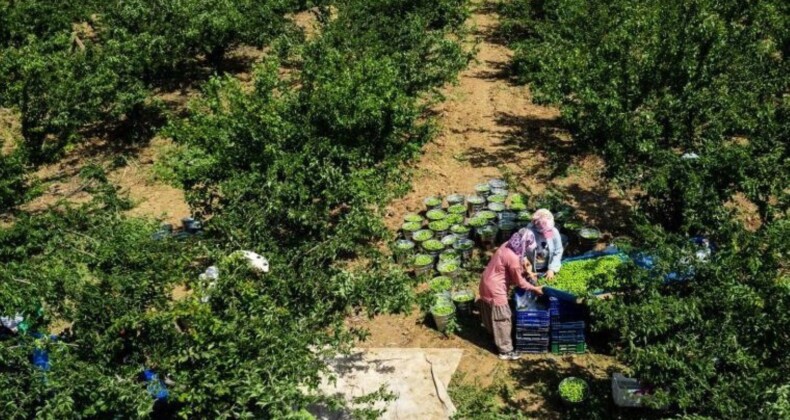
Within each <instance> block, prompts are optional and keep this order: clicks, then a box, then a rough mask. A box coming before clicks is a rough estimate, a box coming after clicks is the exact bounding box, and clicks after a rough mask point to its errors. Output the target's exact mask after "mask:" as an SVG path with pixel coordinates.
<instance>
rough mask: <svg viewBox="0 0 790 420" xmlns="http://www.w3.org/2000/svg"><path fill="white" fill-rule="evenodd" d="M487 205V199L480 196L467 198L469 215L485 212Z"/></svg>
mask: <svg viewBox="0 0 790 420" xmlns="http://www.w3.org/2000/svg"><path fill="white" fill-rule="evenodd" d="M485 205H486V199H485V198H484V197H482V196H479V195H470V196H469V197H466V207H467V212H468V213H467V214H468V215H469V216H472V215H473V214H475V213H477V212H479V211H480V210H483V209H484V208H485Z"/></svg>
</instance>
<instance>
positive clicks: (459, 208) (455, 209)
mask: <svg viewBox="0 0 790 420" xmlns="http://www.w3.org/2000/svg"><path fill="white" fill-rule="evenodd" d="M447 212H448V213H452V214H464V213H466V206H465V205H463V204H453V205H452V206H450V207H448V208H447Z"/></svg>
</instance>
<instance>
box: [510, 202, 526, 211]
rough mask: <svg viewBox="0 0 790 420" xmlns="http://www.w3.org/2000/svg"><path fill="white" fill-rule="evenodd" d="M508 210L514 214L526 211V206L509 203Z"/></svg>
mask: <svg viewBox="0 0 790 420" xmlns="http://www.w3.org/2000/svg"><path fill="white" fill-rule="evenodd" d="M508 209H510V211H512V212H514V213H518V212H521V211H525V210H527V205H526V204H524V203H510V205H509V206H508Z"/></svg>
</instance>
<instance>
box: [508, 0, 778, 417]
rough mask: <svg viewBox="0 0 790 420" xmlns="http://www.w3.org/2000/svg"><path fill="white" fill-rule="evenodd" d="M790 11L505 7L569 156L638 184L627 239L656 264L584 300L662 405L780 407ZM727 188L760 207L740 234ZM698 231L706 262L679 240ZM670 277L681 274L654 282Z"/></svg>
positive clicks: (526, 0)
mask: <svg viewBox="0 0 790 420" xmlns="http://www.w3.org/2000/svg"><path fill="white" fill-rule="evenodd" d="M789 7H790V5H788V3H787V2H784V1H778V0H777V1H771V0H769V1H761V2H718V1H713V0H695V1H679V0H678V1H675V0H672V1H667V2H661V3H656V2H653V3H650V2H633V1H626V0H622V1H606V2H604V1H582V0H546V1H533V0H518V1H512V2H506V3H503V5H502V7H501V11H502V12H503V13H504V14H505V15H506V23H505V25H504V26H503V30H502V31H501V32H502V35H504V36H506V37H508V38H509V40H510V41H511V42H512V43H513V46H514V47H515V50H516V51H515V56H514V59H513V63H512V64H513V70H514V72H515V74H516V76H517V77H519V78H520V79H521V80H522V81H525V82H529V83H530V84H531V88H532V91H533V92H535V97H536V98H537V99H538V100H539V101H541V102H544V103H551V104H556V105H559V106H560V108H561V112H562V117H563V121H564V122H565V124H566V125H567V126H568V127H569V128H570V129H571V130H572V132H573V135H574V138H575V143H576V145H578V146H579V147H578V148H579V149H580V151H583V152H588V153H594V154H597V155H599V156H600V157H602V158H603V159H604V162H605V165H606V173H607V175H608V176H609V178H610V179H612V180H614V181H616V182H617V183H618V184H619V186H620V187H624V188H626V189H628V190H631V191H638V193H637V197H636V198H637V200H636V204H637V207H636V209H635V210H636V211H635V212H634V213H633V217H632V220H631V222H632V223H631V224H632V226H633V228H634V236H635V237H636V241H635V243H634V245H635V246H637V247H647V248H648V249H649V250H650V251H649V252H650V253H653V254H655V255H656V257H658V259H659V265H658V267H657V268H656V269H654V270H650V271H645V270H642V269H638V268H637V267H635V266H633V265H630V264H627V265H623V266H621V268H620V270H619V271H618V281H619V282H620V286H619V287H617V289H618V290H617V292H618V293H616V294H615V295H614V296H613V298H612V299H609V300H604V301H598V302H594V303H593V305H594V306H593V308H592V313H593V314H594V319H593V321H594V323H593V327H594V328H595V329H597V330H599V331H602V332H605V333H606V336H607V337H611V338H612V339H613V342H612V347H613V348H615V349H617V350H618V351H617V355H618V356H619V357H621V358H622V359H623V361H624V362H626V363H627V364H628V365H629V367H631V368H632V369H633V370H634V372H635V375H636V376H637V377H639V378H640V379H641V380H643V381H645V382H647V383H650V384H652V385H654V386H655V389H656V391H655V393H654V396H653V397H652V398H650V399H648V404H649V405H651V406H653V407H661V406H667V407H668V410H669V412H668V413H667V414H669V415H672V414H679V415H685V416H689V418H700V417H711V418H753V417H755V416H758V417H764V416H769V417H770V416H771V415H772V414H773V413H775V412H778V413H781V412H782V410H783V409H784V407H785V406H786V404H784V402H786V401H785V400H786V398H784V397H783V395H784V391H783V388H782V385H784V384H785V383H786V378H787V376H788V374H789V373H790V370H789V369H790V362H789V361H788V352H787V349H786V343H787V342H788V337H789V336H788V334H789V333H788V329H787V322H788V319H787V315H786V314H787V313H790V306H788V302H789V301H788V297H789V296H788V288H787V287H786V285H785V284H786V282H785V281H783V280H782V279H783V278H786V276H787V275H786V263H785V262H784V261H785V259H786V256H787V252H788V248H789V247H790V243H788V239H787V238H788V224H787V221H786V215H787V194H786V192H787V191H786V188H787V185H788V180H790V173H789V172H788V170H790V167H788V165H787V164H786V162H787V157H788V149H787V145H788V144H789V142H788V139H789V138H790V137H789V136H790V119H789V118H788V110H789V109H790V108H788V102H787V92H788V88H790V77H788V74H790V71H788V70H790V68H789V67H788V61H787V53H788V45H790V18H788V17H789V16H790V9H788V8H789ZM734 196H740V197H741V198H745V200H740V201H738V200H736V201H735V206H736V207H737V206H741V205H742V204H741V203H742V202H743V201H748V202H751V203H753V204H754V205H755V206H756V209H757V211H756V212H755V214H754V216H756V218H757V219H759V221H760V222H761V225H760V226H759V227H756V226H750V229H751V231H747V230H745V229H744V226H743V223H742V222H741V221H740V219H739V218H738V217H736V216H737V212H735V211H733V210H732V207H733V206H732V202H733V201H732V200H733V197H734ZM738 210H740V209H738ZM699 233H704V234H707V235H709V236H710V237H711V240H712V241H713V242H714V243H716V244H718V249H719V250H718V252H717V253H714V255H713V257H712V258H711V260H710V261H708V262H707V263H703V262H701V261H699V260H697V258H695V256H694V249H692V247H690V246H689V245H688V236H689V235H695V234H699ZM668 273H675V274H676V275H678V274H679V275H681V276H684V277H685V280H684V281H680V282H670V283H668V284H665V283H664V281H663V279H664V276H665V275H667V274H668ZM773 410H777V411H773ZM757 413H759V414H757ZM768 413H771V414H770V415H769V414H768ZM779 417H781V416H779Z"/></svg>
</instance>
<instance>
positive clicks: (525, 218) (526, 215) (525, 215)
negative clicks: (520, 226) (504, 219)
mask: <svg viewBox="0 0 790 420" xmlns="http://www.w3.org/2000/svg"><path fill="white" fill-rule="evenodd" d="M516 219H517V220H518V221H520V222H531V221H532V213H530V212H528V211H522V212H519V213H518V216H517V217H516Z"/></svg>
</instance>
